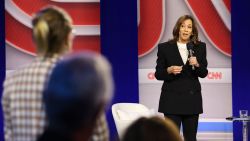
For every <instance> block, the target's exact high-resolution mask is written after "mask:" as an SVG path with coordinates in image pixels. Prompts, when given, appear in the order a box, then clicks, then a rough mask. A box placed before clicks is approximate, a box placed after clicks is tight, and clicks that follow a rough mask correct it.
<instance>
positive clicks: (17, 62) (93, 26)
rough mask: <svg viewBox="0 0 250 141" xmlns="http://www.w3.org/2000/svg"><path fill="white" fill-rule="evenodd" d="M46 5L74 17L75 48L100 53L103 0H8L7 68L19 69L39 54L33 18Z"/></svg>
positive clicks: (75, 49)
mask: <svg viewBox="0 0 250 141" xmlns="http://www.w3.org/2000/svg"><path fill="white" fill-rule="evenodd" d="M46 5H57V6H59V7H62V8H63V9H65V10H66V11H67V12H68V13H69V14H70V15H71V16H72V18H73V24H74V29H75V31H76V33H75V34H76V37H75V39H74V44H73V45H74V47H73V50H74V51H78V50H83V49H86V50H92V51H95V52H100V1H98V0H35V1H34V0H25V1H20V0H5V30H6V34H5V35H6V69H7V70H15V69H16V68H18V67H21V66H22V65H24V64H27V63H29V62H30V61H32V59H33V58H34V56H35V46H34V43H33V42H32V36H31V35H32V30H31V27H32V25H31V19H32V16H33V15H34V13H35V12H36V11H38V10H39V9H40V8H42V7H44V6H46Z"/></svg>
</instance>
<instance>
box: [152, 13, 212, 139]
mask: <svg viewBox="0 0 250 141" xmlns="http://www.w3.org/2000/svg"><path fill="white" fill-rule="evenodd" d="M207 74H208V70H207V59H206V44H205V43H203V42H201V41H199V38H198V30H197V27H196V24H195V22H194V19H193V18H192V17H191V16H190V15H184V16H181V17H180V18H179V19H178V21H177V22H176V24H175V27H174V29H173V39H171V40H170V41H168V42H164V43H161V44H159V45H158V53H157V65H156V72H155V77H156V79H158V80H163V81H164V83H163V85H162V89H161V96H160V102H159V112H162V113H164V115H165V117H167V118H170V119H171V120H173V121H174V122H175V124H176V125H177V127H178V128H179V129H180V125H181V124H182V127H183V135H184V139H185V141H196V134H197V127H198V119H199V114H201V113H202V112H203V109H202V96H201V85H200V82H199V79H198V77H201V78H204V77H206V76H207Z"/></svg>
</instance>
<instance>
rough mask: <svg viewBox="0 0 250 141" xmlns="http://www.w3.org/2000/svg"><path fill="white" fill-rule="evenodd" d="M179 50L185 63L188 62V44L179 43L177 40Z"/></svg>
mask: <svg viewBox="0 0 250 141" xmlns="http://www.w3.org/2000/svg"><path fill="white" fill-rule="evenodd" d="M177 46H178V50H179V52H180V55H181V58H182V61H183V63H184V64H186V62H187V59H188V50H187V44H183V43H179V42H177Z"/></svg>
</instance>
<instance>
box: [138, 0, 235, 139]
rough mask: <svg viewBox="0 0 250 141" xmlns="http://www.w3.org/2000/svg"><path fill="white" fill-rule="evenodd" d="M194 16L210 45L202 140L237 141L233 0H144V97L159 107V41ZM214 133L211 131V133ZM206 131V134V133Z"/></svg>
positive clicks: (141, 15)
mask: <svg viewBox="0 0 250 141" xmlns="http://www.w3.org/2000/svg"><path fill="white" fill-rule="evenodd" d="M184 14H190V15H192V16H193V17H194V18H195V20H196V21H197V23H198V30H199V37H200V40H201V41H203V42H205V43H206V45H207V59H208V70H209V74H208V76H207V77H206V78H205V79H200V81H201V83H202V95H203V105H204V114H202V115H201V120H200V125H199V135H198V137H199V139H205V140H208V139H211V138H213V139H228V140H232V124H231V123H230V122H228V121H226V120H225V117H228V116H231V115H232V76H231V72H232V71H231V9H230V0H202V2H201V1H200V0H158V1H154V2H152V1H150V0H141V1H140V2H139V4H138V25H139V28H138V48H139V50H138V52H139V93H140V94H139V100H140V103H142V104H144V105H146V106H148V107H150V108H152V109H155V110H157V109H158V101H159V97H160V92H161V85H162V81H157V80H156V79H155V77H154V71H155V65H156V57H157V44H158V43H161V42H165V41H168V40H169V39H171V38H172V29H173V27H174V24H175V22H176V21H177V19H178V18H179V17H180V16H182V15H184ZM208 132H210V134H209V133H208ZM203 133H204V134H203Z"/></svg>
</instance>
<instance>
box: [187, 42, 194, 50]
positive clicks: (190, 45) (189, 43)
mask: <svg viewBox="0 0 250 141" xmlns="http://www.w3.org/2000/svg"><path fill="white" fill-rule="evenodd" d="M193 48H194V43H193V42H191V41H190V42H188V43H187V49H188V50H193Z"/></svg>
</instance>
